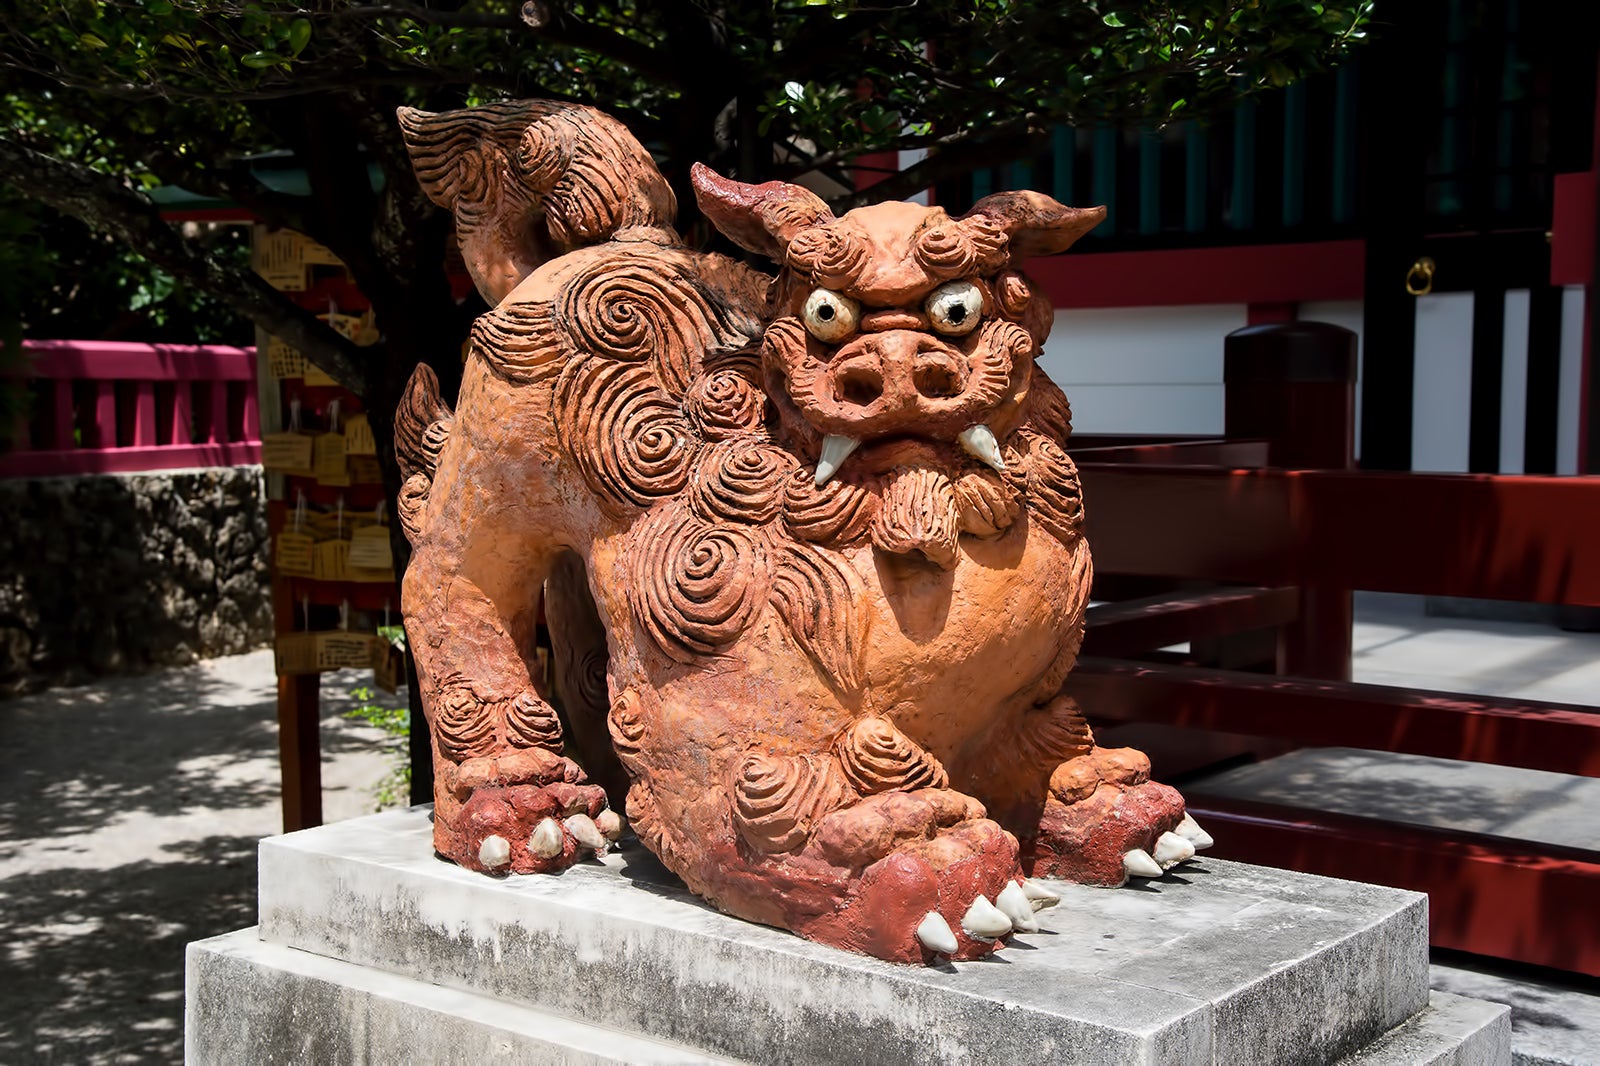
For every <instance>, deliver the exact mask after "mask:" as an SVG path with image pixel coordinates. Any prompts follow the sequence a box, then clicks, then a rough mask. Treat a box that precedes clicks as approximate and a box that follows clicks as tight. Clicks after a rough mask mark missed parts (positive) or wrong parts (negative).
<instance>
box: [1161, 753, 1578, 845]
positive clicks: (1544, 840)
mask: <svg viewBox="0 0 1600 1066" xmlns="http://www.w3.org/2000/svg"><path fill="white" fill-rule="evenodd" d="M1184 794H1185V795H1187V796H1190V797H1191V798H1192V799H1193V800H1194V801H1195V802H1196V803H1198V802H1199V798H1200V797H1201V796H1221V797H1225V798H1231V799H1241V800H1255V801H1258V802H1261V803H1278V804H1285V805H1288V806H1298V807H1310V808H1313V809H1315V810H1322V811H1331V812H1333V813H1335V814H1348V815H1354V816H1356V817H1362V818H1382V819H1385V820H1389V821H1397V822H1408V823H1410V824H1412V825H1420V826H1426V827H1428V828H1433V829H1457V830H1461V831H1462V832H1467V833H1483V834H1486V835H1489V836H1499V837H1507V838H1510V839H1514V840H1526V841H1531V842H1533V843H1539V844H1553V845H1556V846H1558V847H1569V848H1588V849H1591V850H1600V779H1597V778H1592V777H1575V776H1572V775H1569V774H1556V773H1551V772H1549V771H1547V770H1528V769H1524V768H1522V767H1518V766H1494V765H1490V764H1488V763H1479V762H1462V761H1458V760H1455V759H1435V758H1432V757H1430V756H1426V755H1402V754H1397V753H1395V752H1387V751H1363V750H1360V749H1357V748H1302V749H1300V750H1299V751H1292V752H1290V753H1288V754H1287V755H1280V756H1277V757H1276V758H1272V759H1266V760H1263V761H1262V762H1258V763H1252V764H1251V765H1248V766H1240V767H1236V768H1234V769H1231V770H1225V771H1223V772H1222V773H1219V774H1214V775H1212V776H1210V777H1206V778H1202V779H1200V780H1198V781H1192V782H1190V783H1189V784H1188V785H1187V787H1186V788H1185V789H1184Z"/></svg>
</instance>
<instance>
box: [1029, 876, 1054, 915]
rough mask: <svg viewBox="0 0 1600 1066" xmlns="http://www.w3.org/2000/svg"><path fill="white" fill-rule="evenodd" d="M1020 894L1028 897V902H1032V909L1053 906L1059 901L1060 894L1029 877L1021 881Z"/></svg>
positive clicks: (1038, 909)
mask: <svg viewBox="0 0 1600 1066" xmlns="http://www.w3.org/2000/svg"><path fill="white" fill-rule="evenodd" d="M1022 894H1023V895H1024V896H1027V897H1028V902H1029V903H1031V904H1033V909H1034V910H1036V911H1042V910H1044V909H1045V908H1046V907H1054V906H1055V905H1056V904H1057V903H1060V902H1061V897H1060V896H1058V895H1056V894H1055V893H1054V892H1052V891H1050V890H1049V889H1048V888H1045V887H1044V886H1043V885H1041V884H1040V883H1039V882H1037V881H1035V880H1033V878H1031V877H1030V878H1029V879H1028V880H1026V881H1024V882H1022Z"/></svg>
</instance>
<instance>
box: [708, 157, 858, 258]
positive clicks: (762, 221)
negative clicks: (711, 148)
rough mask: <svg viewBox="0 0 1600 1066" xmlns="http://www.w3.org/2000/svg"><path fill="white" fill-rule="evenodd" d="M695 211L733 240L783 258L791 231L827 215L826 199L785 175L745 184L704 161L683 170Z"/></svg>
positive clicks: (747, 249)
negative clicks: (782, 178)
mask: <svg viewBox="0 0 1600 1066" xmlns="http://www.w3.org/2000/svg"><path fill="white" fill-rule="evenodd" d="M689 177H690V180H692V181H693V182H694V198H695V200H696V201H697V202H698V203H699V204H700V212H701V213H702V214H703V215H705V216H706V218H708V219H710V220H711V224H712V225H713V226H715V227H717V229H718V230H720V231H721V232H722V234H723V236H725V237H727V238H728V239H729V240H730V241H732V242H733V243H734V244H737V245H738V246H739V247H741V248H743V249H744V250H745V251H748V252H755V253H757V254H759V255H765V256H768V257H770V258H772V259H774V260H777V261H778V262H780V263H781V262H783V251H784V249H785V248H787V247H788V245H789V241H790V239H791V238H793V237H794V235H795V234H797V233H799V232H800V231H801V230H803V229H805V228H807V227H808V226H814V225H816V224H817V223H819V222H827V221H829V220H831V219H832V218H833V212H832V211H829V210H828V205H827V204H825V203H823V202H822V199H821V198H820V197H819V196H817V194H816V193H813V192H812V191H811V190H810V189H804V188H801V187H800V186H798V185H790V184H789V183H788V182H786V181H768V182H763V183H762V184H760V185H746V184H745V183H744V182H742V181H734V180H733V179H732V178H725V177H723V176H722V175H721V174H718V173H717V172H716V171H715V170H712V169H711V168H710V167H708V166H706V165H705V164H704V163H696V164H695V165H694V166H693V167H692V168H691V169H690V171H689Z"/></svg>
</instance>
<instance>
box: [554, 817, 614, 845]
mask: <svg viewBox="0 0 1600 1066" xmlns="http://www.w3.org/2000/svg"><path fill="white" fill-rule="evenodd" d="M562 824H563V825H565V826H566V827H567V832H569V833H571V834H572V839H573V840H576V841H577V842H578V843H579V844H580V845H581V846H583V847H586V848H588V849H590V850H591V851H595V852H599V853H600V854H604V853H605V850H606V838H605V837H604V836H602V835H601V833H600V827H599V826H597V825H595V824H594V819H593V818H590V817H589V816H588V815H587V814H574V815H573V816H572V817H571V818H568V819H567V820H566V821H565V822H563V823H562Z"/></svg>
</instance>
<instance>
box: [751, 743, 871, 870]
mask: <svg viewBox="0 0 1600 1066" xmlns="http://www.w3.org/2000/svg"><path fill="white" fill-rule="evenodd" d="M847 795H848V789H847V787H846V786H845V783H844V780H843V778H842V777H841V775H840V773H839V768H838V764H837V763H836V762H835V761H834V760H833V758H832V757H831V756H826V755H824V756H790V755H767V754H764V753H762V752H752V753H750V754H749V755H747V756H745V759H744V762H743V763H741V764H740V765H739V768H738V770H737V771H736V772H735V776H734V785H733V796H734V801H733V814H734V818H733V823H734V826H735V828H736V829H737V830H738V831H739V835H740V836H741V837H743V838H744V841H745V843H747V844H749V845H750V846H751V847H752V848H755V849H756V850H757V851H761V852H766V853H768V854H773V853H777V852H784V851H793V850H794V849H796V848H798V847H800V846H801V845H802V844H804V843H805V842H806V839H807V838H808V837H809V836H810V835H811V830H812V827H813V826H814V825H815V824H816V821H817V819H819V818H821V817H822V816H823V815H825V814H827V813H828V812H829V811H832V810H834V809H836V808H838V807H839V806H840V805H842V804H843V802H844V801H845V799H846V797H847Z"/></svg>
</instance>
